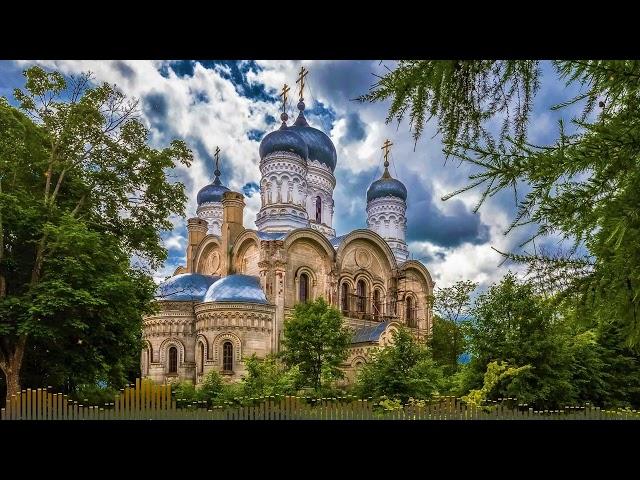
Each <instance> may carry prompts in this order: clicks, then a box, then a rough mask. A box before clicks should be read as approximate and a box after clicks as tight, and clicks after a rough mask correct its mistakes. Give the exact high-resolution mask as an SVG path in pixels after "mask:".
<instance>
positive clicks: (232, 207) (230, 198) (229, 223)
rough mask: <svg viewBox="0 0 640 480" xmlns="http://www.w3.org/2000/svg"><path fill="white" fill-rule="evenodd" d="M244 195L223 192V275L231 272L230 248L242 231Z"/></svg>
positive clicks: (221, 259)
mask: <svg viewBox="0 0 640 480" xmlns="http://www.w3.org/2000/svg"><path fill="white" fill-rule="evenodd" d="M244 205H245V204H244V195H242V194H241V193H238V192H224V195H223V196H222V209H223V211H222V249H221V250H222V251H221V252H220V262H221V266H222V268H221V270H222V271H223V272H225V275H230V274H232V273H234V272H232V265H233V262H232V259H231V249H232V248H233V245H234V244H235V241H236V238H238V236H240V234H241V233H242V232H244V230H245V228H244V225H243V224H242V222H243V216H244Z"/></svg>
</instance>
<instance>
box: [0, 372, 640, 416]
mask: <svg viewBox="0 0 640 480" xmlns="http://www.w3.org/2000/svg"><path fill="white" fill-rule="evenodd" d="M163 419H164V420H177V419H184V420H639V419H640V411H636V410H602V409H600V408H598V407H592V406H589V405H587V406H585V407H565V408H564V409H561V410H543V411H538V410H534V409H532V408H529V407H528V406H527V405H522V404H517V403H516V399H513V398H505V399H499V401H498V402H490V403H489V404H488V405H485V406H482V407H472V406H468V405H466V404H464V403H463V402H462V401H460V399H458V398H455V397H437V398H434V399H432V400H430V401H428V402H422V403H419V404H409V405H405V406H404V407H402V408H401V409H397V410H391V411H385V410H384V409H382V408H381V407H380V406H379V405H376V403H375V402H373V401H371V400H370V399H369V400H362V399H357V398H355V397H352V396H349V397H340V398H323V399H314V398H311V397H301V396H282V395H279V396H272V397H260V398H244V399H237V401H236V402H227V404H225V405H220V406H213V407H207V405H206V403H205V402H186V401H181V400H180V399H174V398H172V396H171V386H170V385H156V384H154V383H153V382H151V381H147V380H142V381H140V379H138V380H136V383H135V385H131V386H129V387H127V388H124V389H122V390H121V391H120V394H119V395H116V397H115V399H114V401H113V402H111V403H108V404H105V405H104V406H102V407H98V406H92V405H83V404H81V403H79V402H77V401H73V400H70V399H69V398H68V397H67V395H62V394H59V393H51V392H49V391H48V389H42V388H38V389H35V390H32V389H27V390H23V391H22V392H21V393H19V394H18V395H12V396H11V398H10V399H9V400H8V402H7V405H6V407H5V408H3V409H1V410H0V420H163Z"/></svg>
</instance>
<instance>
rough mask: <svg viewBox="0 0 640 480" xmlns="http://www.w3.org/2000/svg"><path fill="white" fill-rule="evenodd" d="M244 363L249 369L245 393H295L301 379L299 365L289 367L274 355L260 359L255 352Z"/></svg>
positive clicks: (250, 394)
mask: <svg viewBox="0 0 640 480" xmlns="http://www.w3.org/2000/svg"><path fill="white" fill-rule="evenodd" d="M244 364H245V368H246V369H247V375H245V377H244V378H243V383H244V393H245V395H247V396H250V397H260V396H271V395H295V393H296V391H297V386H298V385H299V384H300V381H301V379H300V369H299V368H298V366H297V365H294V366H293V367H291V368H287V367H286V365H284V364H283V363H281V362H280V360H278V358H277V357H276V356H274V355H269V356H267V357H266V358H264V359H259V358H258V357H256V354H255V353H254V354H253V355H252V356H251V357H248V358H245V360H244Z"/></svg>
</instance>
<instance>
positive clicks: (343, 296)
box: [340, 281, 351, 314]
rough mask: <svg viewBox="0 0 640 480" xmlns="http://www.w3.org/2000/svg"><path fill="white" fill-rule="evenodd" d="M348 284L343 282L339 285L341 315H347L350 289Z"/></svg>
mask: <svg viewBox="0 0 640 480" xmlns="http://www.w3.org/2000/svg"><path fill="white" fill-rule="evenodd" d="M350 287H351V285H349V282H346V281H343V282H342V283H341V284H340V309H341V310H342V313H343V314H346V313H349V294H350V289H351V288H350Z"/></svg>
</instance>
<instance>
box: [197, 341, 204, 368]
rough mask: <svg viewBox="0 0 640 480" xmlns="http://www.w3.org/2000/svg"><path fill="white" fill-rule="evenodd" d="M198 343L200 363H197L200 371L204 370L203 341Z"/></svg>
mask: <svg viewBox="0 0 640 480" xmlns="http://www.w3.org/2000/svg"><path fill="white" fill-rule="evenodd" d="M198 345H200V347H199V350H200V352H199V353H200V365H199V367H200V368H199V370H200V373H202V372H204V343H202V342H200V343H199V344H198Z"/></svg>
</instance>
